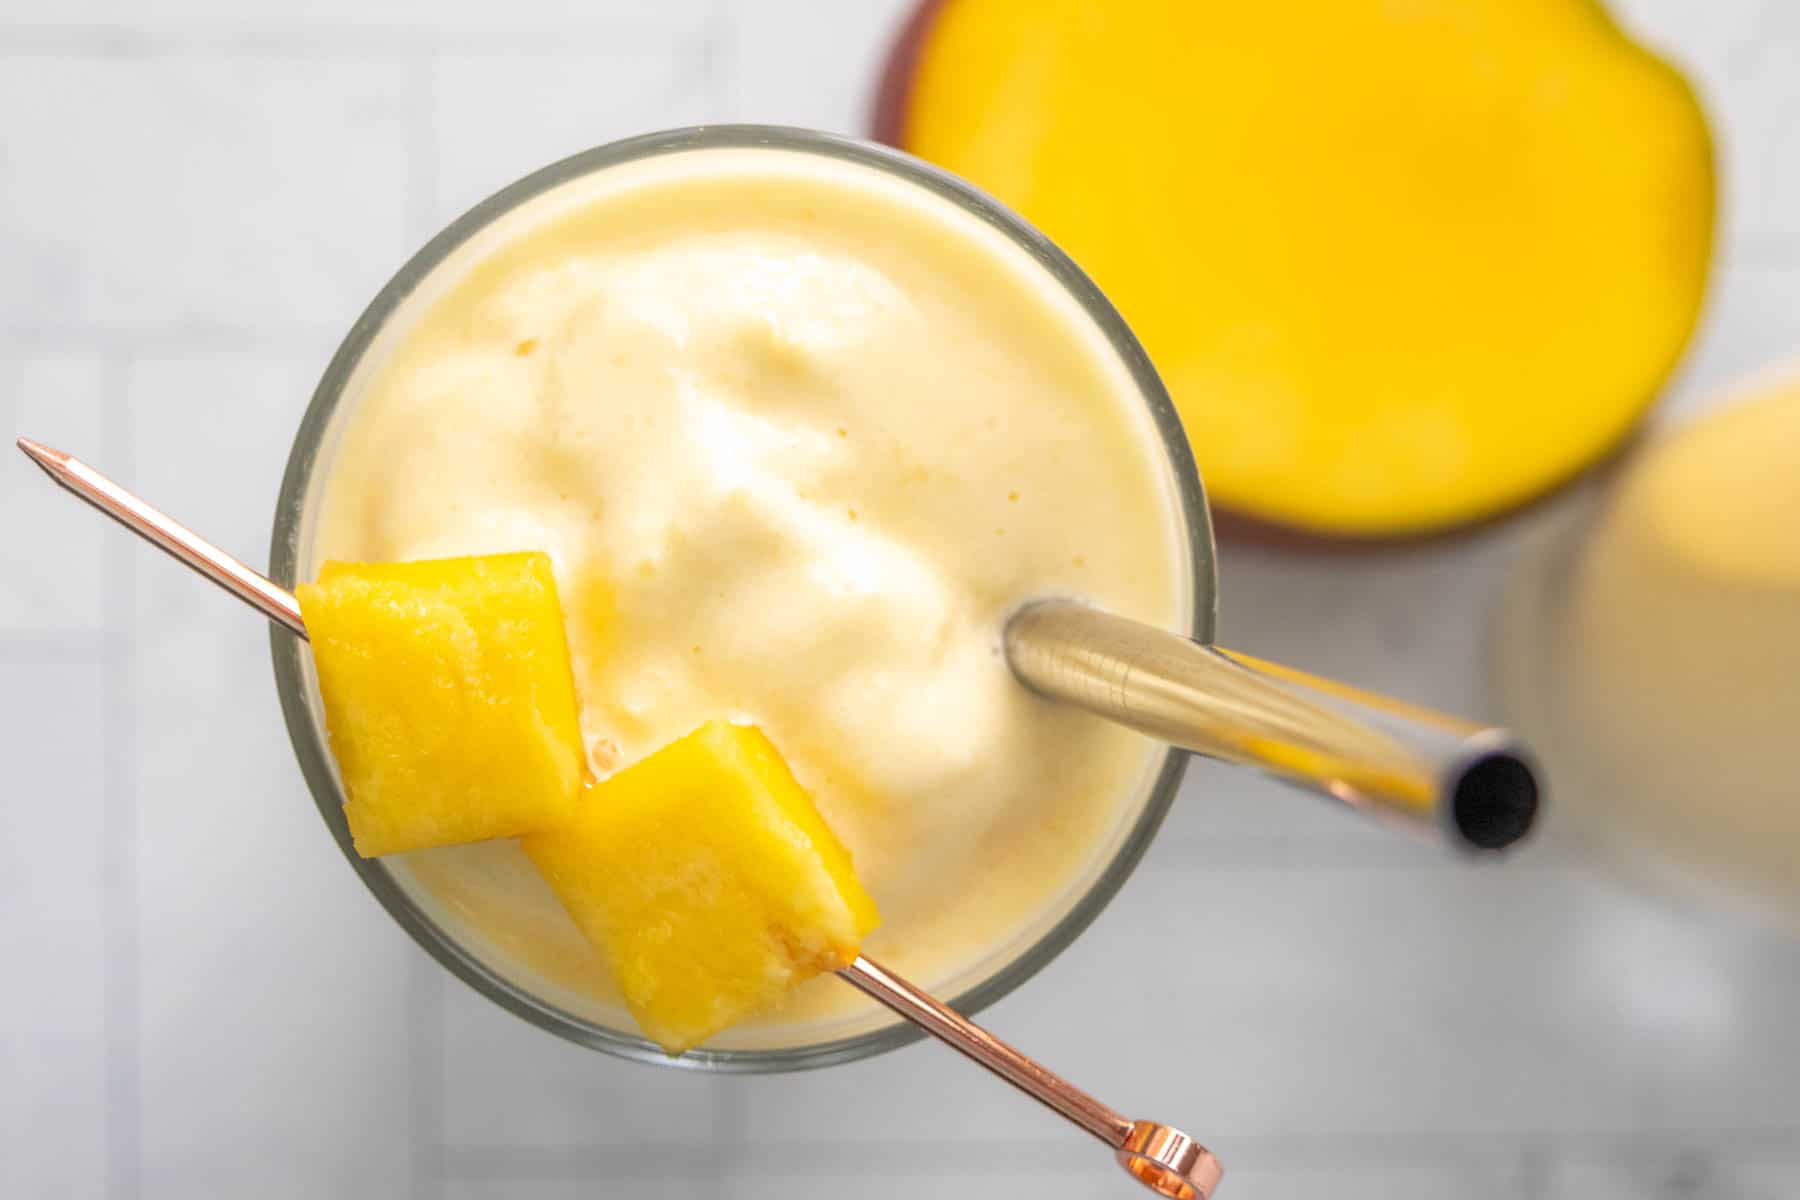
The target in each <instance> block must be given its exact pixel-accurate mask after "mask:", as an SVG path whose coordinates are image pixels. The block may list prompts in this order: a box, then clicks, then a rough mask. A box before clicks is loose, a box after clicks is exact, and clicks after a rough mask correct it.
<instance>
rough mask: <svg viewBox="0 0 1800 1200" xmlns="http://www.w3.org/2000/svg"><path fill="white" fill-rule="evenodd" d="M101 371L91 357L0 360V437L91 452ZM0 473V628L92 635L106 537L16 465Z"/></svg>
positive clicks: (31, 470) (99, 620)
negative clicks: (2, 532)
mask: <svg viewBox="0 0 1800 1200" xmlns="http://www.w3.org/2000/svg"><path fill="white" fill-rule="evenodd" d="M102 377H103V367H102V365H101V363H100V361H99V360H98V359H97V358H93V357H87V358H9V357H0V430H3V431H4V432H5V433H6V435H7V441H8V442H10V441H11V440H12V439H13V438H15V437H18V436H19V435H21V434H23V435H25V436H27V437H32V438H35V439H37V440H38V441H40V442H44V443H46V444H48V445H52V446H56V447H58V448H60V449H64V450H67V451H69V452H70V453H72V454H79V455H84V456H92V455H97V454H99V453H100V451H101V449H102V444H101V416H102V405H103V398H102V395H101V389H102ZM5 450H6V465H5V466H4V467H0V513H5V514H6V525H7V528H6V536H4V537H0V630H5V631H8V632H20V631H30V632H35V631H49V630H55V631H59V632H60V631H80V632H84V633H95V632H98V631H99V630H100V628H101V626H102V624H103V621H104V618H103V614H102V610H101V604H100V587H101V579H100V545H101V537H102V535H103V534H104V533H105V532H106V531H105V530H104V529H103V528H101V526H100V524H99V522H97V521H95V520H94V519H93V517H92V516H90V515H89V514H87V513H85V512H83V511H81V509H80V507H79V506H78V505H75V504H72V503H70V501H69V498H68V497H67V496H64V495H63V494H62V493H60V492H58V491H57V490H56V489H55V488H51V487H46V486H45V482H46V481H45V479H44V477H43V476H42V475H41V474H40V473H39V472H38V470H37V468H36V467H34V466H32V465H31V464H30V463H29V462H27V461H26V460H25V459H24V458H22V457H20V456H18V455H16V454H14V453H12V448H11V447H10V446H7V447H5Z"/></svg>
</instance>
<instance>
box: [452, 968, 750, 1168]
mask: <svg viewBox="0 0 1800 1200" xmlns="http://www.w3.org/2000/svg"><path fill="white" fill-rule="evenodd" d="M443 1022H444V1035H443V1054H444V1079H443V1086H444V1099H443V1114H444V1116H443V1121H444V1129H443V1133H444V1140H445V1144H446V1145H447V1146H448V1147H450V1148H452V1152H451V1157H452V1160H453V1162H455V1163H460V1164H465V1165H469V1166H480V1165H483V1164H495V1163H498V1164H517V1163H520V1162H521V1161H524V1162H533V1161H535V1162H539V1163H557V1164H562V1165H563V1166H564V1167H565V1168H568V1169H576V1168H585V1169H590V1170H591V1169H595V1168H601V1169H605V1168H609V1167H610V1168H612V1169H616V1170H620V1171H625V1170H635V1171H637V1172H639V1173H642V1172H643V1171H644V1170H645V1169H646V1168H650V1169H651V1170H652V1173H654V1168H655V1167H656V1165H657V1160H658V1159H666V1158H668V1157H670V1156H671V1155H672V1154H674V1153H676V1151H674V1150H673V1149H671V1148H673V1147H677V1146H680V1145H681V1144H683V1143H699V1144H702V1145H704V1144H707V1143H711V1142H714V1141H716V1140H717V1138H718V1136H719V1132H720V1131H719V1128H718V1106H719V1090H718V1089H719V1081H717V1080H715V1079H712V1078H709V1077H707V1076H704V1075H698V1074H695V1073H693V1072H688V1071H664V1070H657V1069H654V1068H651V1067H645V1066H639V1065H638V1064H636V1063H627V1062H621V1061H619V1060H618V1059H615V1058H609V1057H607V1056H606V1055H603V1054H598V1053H596V1052H594V1051H592V1050H584V1049H580V1048H578V1047H575V1046H571V1045H570V1044H569V1043H567V1042H565V1041H563V1040H561V1039H560V1038H557V1037H554V1036H553V1035H551V1034H548V1033H544V1032H542V1031H540V1030H538V1029H535V1028H533V1027H531V1026H530V1025H527V1024H525V1023H524V1022H523V1021H520V1020H519V1019H518V1018H516V1017H514V1016H512V1015H511V1014H510V1013H507V1012H505V1011H504V1010H502V1009H500V1008H499V1007H497V1006H496V1005H494V1004H491V1003H489V1002H488V1001H487V1000H486V999H485V998H483V997H482V996H480V995H478V994H477V993H476V992H475V991H474V990H473V989H471V988H468V987H465V986H463V985H462V984H461V983H459V982H455V981H452V982H450V983H449V985H448V986H447V987H446V989H445V994H444V1002H443ZM622 1152H623V1153H622Z"/></svg>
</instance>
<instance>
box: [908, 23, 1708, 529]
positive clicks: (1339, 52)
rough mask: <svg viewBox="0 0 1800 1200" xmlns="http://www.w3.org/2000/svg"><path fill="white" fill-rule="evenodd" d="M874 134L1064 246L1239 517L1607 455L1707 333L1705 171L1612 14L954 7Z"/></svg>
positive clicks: (1396, 517) (1299, 516)
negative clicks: (1150, 368) (1146, 358)
mask: <svg viewBox="0 0 1800 1200" xmlns="http://www.w3.org/2000/svg"><path fill="white" fill-rule="evenodd" d="M891 72H892V73H893V75H894V78H890V79H889V80H888V82H887V86H885V87H884V89H883V94H884V99H886V100H888V101H889V103H887V104H886V105H884V111H883V112H882V113H880V114H878V128H877V131H876V132H877V136H880V137H883V138H885V139H886V140H889V141H893V142H896V143H897V144H899V145H902V146H903V147H905V148H906V149H909V150H912V151H913V152H915V153H917V154H919V155H920V156H922V157H924V158H926V159H929V160H931V161H933V162H936V163H939V164H941V165H943V166H945V167H948V168H949V169H951V170H952V171H955V172H957V173H959V174H962V175H964V176H967V177H968V178H969V179H971V180H972V181H974V182H975V183H976V184H978V185H979V186H981V187H983V188H985V189H987V190H989V191H991V192H992V193H994V194H995V195H996V196H997V197H998V198H999V199H1000V200H1001V201H1003V202H1004V203H1006V204H1008V205H1010V206H1012V207H1014V208H1016V209H1018V210H1019V211H1020V212H1021V213H1022V214H1023V215H1024V216H1025V217H1026V218H1027V219H1029V220H1031V221H1032V222H1034V223H1035V224H1037V225H1038V226H1039V227H1041V228H1042V229H1043V230H1044V231H1045V232H1046V233H1047V234H1048V235H1049V236H1050V237H1051V238H1052V239H1053V240H1055V241H1056V242H1057V243H1059V244H1060V245H1061V246H1062V247H1063V248H1064V249H1065V250H1067V251H1068V252H1069V253H1070V254H1071V255H1072V256H1073V257H1074V259H1075V260H1076V261H1077V262H1078V263H1079V264H1080V265H1081V266H1082V267H1083V268H1084V269H1085V270H1087V271H1088V272H1089V273H1090V274H1091V275H1092V276H1093V277H1094V279H1095V281H1096V282H1097V283H1098V284H1099V286H1100V287H1101V289H1102V290H1103V291H1105V292H1106V293H1107V295H1108V296H1109V297H1110V298H1111V299H1112V300H1113V301H1114V302H1115V303H1116V304H1117V305H1118V306H1119V308H1120V310H1121V311H1122V312H1123V314H1124V316H1125V318H1126V320H1127V321H1128V322H1129V323H1130V324H1131V326H1132V327H1133V329H1134V330H1135V331H1136V332H1137V334H1138V335H1139V337H1140V338H1141V339H1142V340H1143V341H1144V343H1145V345H1146V348H1147V349H1148V350H1149V352H1150V356H1151V358H1152V360H1153V361H1154V362H1155V364H1156V366H1157V368H1158V370H1159V371H1160V372H1161V374H1162V376H1163V379H1164V380H1165V382H1166V383H1167V384H1168V387H1169V390H1170V392H1171V393H1172V395H1173V396H1174V399H1175V402H1176V405H1177V407H1178V408H1179V409H1180V411H1181V415H1182V420H1183V423H1184V424H1185V426H1186V428H1187V432H1188V436H1189V438H1190V440H1191V441H1192V443H1193V447H1194V452H1195V455H1196V458H1197V459H1198V462H1199V466H1200V473H1201V477H1202V478H1203V479H1204V480H1205V482H1206V485H1207V489H1208V491H1209V493H1210V494H1211V496H1212V498H1213V500H1214V501H1215V503H1218V504H1220V505H1222V506H1224V507H1226V508H1228V509H1232V510H1236V511H1237V512H1239V513H1241V514H1244V515H1248V516H1251V517H1254V518H1258V519H1260V520H1263V521H1266V522H1273V523H1277V524H1282V525H1286V526H1289V527H1293V528H1299V529H1302V530H1306V531H1309V532H1314V533H1321V534H1326V535H1347V536H1357V537H1368V536H1394V535H1411V534H1420V533H1426V532H1431V531H1435V530H1439V529H1443V528H1447V527H1451V526H1455V525H1459V524H1463V523H1467V522H1471V521H1475V520H1479V519H1481V518H1485V517H1488V516H1492V515H1494V514H1497V513H1499V512H1502V511H1504V510H1506V509H1508V508H1511V507H1513V506H1516V505H1518V504H1520V503H1522V502H1524V501H1526V500H1529V499H1531V498H1533V497H1534V496H1536V495H1538V494H1540V493H1542V492H1544V491H1545V490H1547V489H1549V488H1550V487H1552V486H1553V485H1555V484H1557V483H1559V482H1561V481H1563V480H1564V479H1566V478H1568V477H1570V476H1572V475H1573V474H1575V473H1577V472H1578V471H1580V470H1581V469H1582V468H1583V467H1584V466H1587V465H1589V464H1591V463H1593V462H1594V461H1595V460H1597V459H1599V458H1600V457H1602V456H1603V455H1604V454H1605V453H1606V452H1607V451H1608V450H1609V449H1610V448H1611V447H1613V446H1615V445H1616V444H1618V443H1619V442H1620V440H1621V439H1622V438H1624V437H1625V436H1626V434H1627V433H1628V432H1629V431H1630V430H1631V429H1632V427H1633V426H1634V425H1635V424H1636V423H1637V421H1638V420H1639V418H1640V417H1641V415H1642V414H1643V412H1644V411H1645V409H1646V408H1647V407H1648V405H1649V404H1650V402H1651V401H1652V400H1653V398H1654V396H1655V393H1656V391H1657V388H1658V386H1659V385H1660V384H1661V383H1662V381H1663V380H1664V378H1665V376H1666V375H1667V374H1668V372H1669V370H1670V369H1671V368H1672V367H1673V365H1674V364H1675V362H1676V360H1677V358H1678V356H1679V354H1680V352H1681V349H1682V347H1683V346H1684V344H1685V342H1686V340H1687V338H1688V335H1689V333H1690V331H1691V330H1692V328H1693V325H1694V322H1695V319H1696V316H1697V314H1698V311H1699V305H1700V301H1701V297H1702V292H1703V290H1704V285H1705V278H1706V273H1707V263H1708V258H1709V254H1710V247H1711V238H1712V224H1713V204H1714V184H1713V153H1712V144H1711V139H1710V135H1709V133H1708V129H1707V124H1706V121H1705V118H1704V116H1703V114H1702V112H1701V110H1700V108H1699V106H1698V104H1697V103H1696V101H1695V99H1694V96H1693V94H1692V92H1691V91H1690V89H1689V88H1688V86H1687V84H1686V83H1685V81H1684V80H1683V79H1682V78H1681V76H1680V75H1679V74H1677V73H1676V72H1675V71H1674V70H1673V69H1671V68H1670V67H1669V66H1668V65H1666V64H1665V63H1663V62H1662V61H1660V60H1659V59H1657V58H1656V57H1654V56H1653V55H1652V54H1650V53H1648V52H1647V51H1645V50H1643V49H1642V48H1640V47H1638V46H1637V45H1635V44H1634V43H1632V42H1631V41H1630V40H1629V39H1628V38H1627V37H1626V36H1625V35H1624V34H1623V33H1621V32H1620V31H1619V29H1618V28H1617V27H1616V26H1614V25H1613V23H1612V22H1611V20H1610V19H1609V18H1608V16H1607V15H1606V13H1605V11H1604V10H1603V9H1602V8H1601V7H1600V6H1599V5H1598V4H1596V3H1593V2H1592V0H1410V2H1409V3H1405V4H1395V3H1391V2H1389V0H1282V2H1280V3H1268V4H1226V3H1222V2H1219V0H1205V2H1195V0H1120V2H1118V3H1109V4H1093V3H1090V2H1089V0H941V2H940V3H935V4H932V5H929V6H928V7H927V8H926V9H925V10H924V11H922V12H921V13H920V14H919V16H918V17H917V18H916V19H915V23H914V26H913V28H912V29H911V31H910V32H909V34H908V36H907V38H905V39H903V41H902V44H901V46H900V47H898V48H897V50H896V54H895V59H894V63H893V65H892V67H891Z"/></svg>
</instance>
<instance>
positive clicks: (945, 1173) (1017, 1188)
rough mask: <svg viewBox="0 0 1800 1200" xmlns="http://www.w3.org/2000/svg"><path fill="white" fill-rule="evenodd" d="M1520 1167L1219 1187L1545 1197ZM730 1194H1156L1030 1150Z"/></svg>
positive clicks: (1371, 1197) (1246, 1179)
mask: <svg viewBox="0 0 1800 1200" xmlns="http://www.w3.org/2000/svg"><path fill="white" fill-rule="evenodd" d="M1520 1178H1521V1172H1520V1170H1519V1169H1518V1168H1517V1167H1516V1166H1514V1165H1511V1164H1505V1163H1487V1162H1480V1163H1472V1164H1469V1165H1430V1166H1414V1165H1407V1166H1398V1167H1372V1166H1368V1165H1366V1164H1354V1163H1353V1164H1350V1165H1347V1166H1341V1167H1322V1166H1321V1167H1287V1168H1267V1167H1246V1168H1243V1169H1241V1170H1231V1171H1229V1172H1228V1173H1227V1176H1226V1181H1225V1183H1224V1184H1222V1185H1221V1186H1220V1188H1219V1191H1218V1195H1219V1196H1220V1197H1221V1198H1223V1197H1227V1196H1229V1197H1230V1198H1231V1200H1522V1198H1523V1200H1541V1198H1540V1197H1538V1196H1537V1195H1536V1194H1534V1193H1533V1192H1531V1191H1523V1190H1520V1186H1519V1184H1520ZM727 1195H728V1197H729V1200H831V1198H833V1197H843V1196H850V1195H854V1196H858V1197H865V1198H867V1200H913V1198H915V1197H920V1196H932V1195H937V1196H951V1197H961V1196H989V1195H991V1196H1021V1197H1024V1196H1029V1197H1032V1198H1033V1200H1141V1198H1142V1197H1145V1196H1148V1195H1150V1193H1149V1192H1146V1191H1144V1190H1143V1189H1142V1188H1141V1187H1139V1186H1138V1185H1137V1184H1135V1183H1133V1182H1132V1181H1131V1180H1130V1179H1129V1178H1127V1177H1126V1175H1125V1173H1124V1172H1123V1171H1121V1170H1119V1169H1118V1168H1117V1167H1115V1166H1112V1165H1111V1164H1110V1163H1108V1161H1107V1158H1106V1154H1105V1152H1104V1151H1103V1150H1101V1151H1097V1152H1093V1153H1091V1155H1090V1158H1089V1161H1088V1164H1087V1165H1085V1166H1079V1167H1066V1168H1063V1169H1060V1170H1052V1171H1045V1170H1042V1169H1041V1168H1034V1165H1033V1163H1032V1159H1031V1156H1030V1155H1029V1154H1026V1153H1015V1154H1013V1155H1010V1156H1008V1155H1004V1154H1001V1155H996V1156H995V1157H994V1158H993V1159H992V1160H990V1161H988V1162H985V1163H982V1164H979V1165H978V1166H975V1167H971V1166H970V1165H968V1164H961V1163H959V1164H956V1165H954V1166H951V1165H946V1167H945V1168H944V1169H942V1170H935V1171H934V1170H930V1169H929V1168H922V1169H916V1170H912V1171H903V1172H894V1173H889V1172H882V1173H880V1174H876V1175H873V1176H871V1175H870V1174H868V1173H860V1172H834V1173H830V1174H791V1175H772V1176H763V1177H755V1178H744V1179H737V1180H733V1181H732V1184H731V1190H730V1191H729V1192H728V1193H727Z"/></svg>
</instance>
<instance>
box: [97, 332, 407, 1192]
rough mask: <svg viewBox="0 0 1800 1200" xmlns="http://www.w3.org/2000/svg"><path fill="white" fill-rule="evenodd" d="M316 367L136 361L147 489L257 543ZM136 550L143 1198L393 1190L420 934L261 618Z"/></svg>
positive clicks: (134, 394) (252, 552) (212, 528)
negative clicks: (332, 781) (372, 849)
mask: <svg viewBox="0 0 1800 1200" xmlns="http://www.w3.org/2000/svg"><path fill="white" fill-rule="evenodd" d="M306 375H307V372H306V371H305V370H304V369H302V368H300V367H297V366H294V365H292V364H270V363H261V362H254V361H239V362H151V363H144V364H140V365H137V366H135V367H134V368H133V369H132V371H131V372H130V375H129V377H128V381H127V394H128V399H129V401H130V403H131V405H132V408H133V411H134V413H135V414H136V415H137V417H138V422H137V424H138V428H137V431H136V432H137V446H138V460H137V463H136V468H137V471H136V474H137V483H138V486H139V488H141V490H142V491H143V492H144V493H145V494H146V495H149V496H154V497H156V498H157V500H158V502H160V503H162V504H166V505H167V506H168V507H169V508H170V509H171V510H173V511H175V512H178V513H190V514H195V519H196V520H201V518H204V519H203V521H201V523H202V524H204V526H205V527H206V530H207V533H208V534H209V535H210V536H212V537H213V538H214V539H215V540H217V541H219V542H221V543H222V544H224V545H226V546H228V547H236V548H239V549H242V550H243V551H245V553H246V555H247V556H248V557H251V558H252V559H253V560H254V559H256V558H260V557H261V555H260V554H259V553H258V551H257V547H258V546H259V545H260V544H261V543H263V542H264V541H265V540H266V531H265V526H266V523H267V515H266V514H267V513H268V511H269V510H270V508H271V507H272V497H273V495H274V490H275V485H276V481H277V479H278V476H279V472H280V469H281V466H282V463H283V459H284V457H285V448H286V443H287V441H288V439H289V438H290V437H291V431H292V426H293V418H294V415H295V411H296V404H297V403H298V399H299V398H300V397H303V396H304V388H303V386H302V384H303V381H304V380H305V378H306ZM150 414H155V418H156V419H155V420H150V419H148V418H149V416H150ZM139 553H140V555H141V558H140V561H139V562H137V564H136V568H137V569H136V592H137V608H136V616H137V622H138V652H137V655H136V658H135V662H134V671H135V694H136V717H137V750H138V774H137V779H136V789H137V805H136V807H137V822H138V847H139V851H138V853H139V859H138V864H137V874H138V917H137V920H138V927H139V930H138V945H139V954H140V963H139V970H140V988H141V993H142V1011H141V1028H140V1030H139V1034H138V1036H139V1039H140V1040H139V1046H140V1050H139V1058H140V1064H139V1070H140V1072H141V1088H142V1108H141V1121H142V1150H141V1154H142V1168H143V1180H144V1187H145V1194H146V1195H149V1196H171V1197H174V1196H187V1195H194V1194H196V1193H197V1192H198V1191H205V1190H212V1191H215V1192H216V1193H217V1194H242V1195H248V1194H275V1193H279V1194H286V1195H293V1196H303V1195H323V1194H359V1193H360V1194H375V1193H377V1192H382V1193H386V1192H391V1191H392V1190H393V1189H395V1188H397V1187H399V1186H402V1185H403V1184H404V1183H405V1182H406V1181H407V1180H408V1179H410V1177H411V1167H412V1159H413V1149H412V1138H411V1129H410V1126H409V1113H410V1111H411V1093H410V1086H411V1074H410V1064H409V1061H408V1057H407V1048H408V1032H407V1031H408V1012H407V1009H406V997H407V971H408V964H409V962H410V960H411V958H412V956H413V955H414V954H416V953H417V951H415V950H413V949H412V948H411V945H410V943H409V942H407V940H406V938H405V937H404V935H403V934H402V933H401V932H400V930H399V929H398V928H397V927H396V926H394V925H393V924H392V923H391V922H389V921H388V920H387V919H386V918H385V916H384V915H383V914H382V912H381V910H380V909H379V908H378V907H377V905H376V904H375V902H374V900H373V899H372V898H371V897H370V896H369V895H368V894H367V893H366V892H365V891H364V890H363V889H362V888H361V887H360V886H359V885H358V884H357V883H356V882H355V879H354V877H353V876H352V874H351V872H350V869H349V867H348V866H347V865H346V864H345V863H344V862H343V861H342V860H341V856H340V855H339V853H338V850H337V847H336V845H335V844H334V843H333V842H332V840H331V838H330V837H329V835H328V834H327V833H326V830H325V828H324V825H323V824H322V822H321V821H320V820H319V816H318V813H317V811H316V810H315V809H314V807H313V804H312V801H311V799H310V798H309V797H308V795H307V793H306V789H305V787H304V786H303V785H302V783H301V782H300V779H299V777H298V774H297V772H295V771H294V769H293V767H292V757H291V754H290V751H289V750H288V746H287V741H286V735H285V733H284V731H283V728H282V725H281V719H280V715H279V712H278V709H277V706H276V703H275V699H274V696H273V694H272V690H271V687H270V667H269V656H268V648H267V636H268V635H267V632H266V627H265V624H264V622H263V621H261V620H259V619H258V618H256V617H255V616H254V615H252V614H250V613H249V612H247V611H246V610H244V609H243V608H242V606H240V605H238V604H237V603H236V602H234V601H231V600H229V599H227V598H225V597H224V596H223V595H222V594H214V593H213V592H212V591H211V589H208V588H205V587H204V586H203V585H200V584H198V583H197V582H196V581H195V580H194V579H193V578H192V577H191V575H189V574H188V573H186V572H185V571H183V570H181V569H180V568H178V567H176V566H174V565H173V564H172V563H167V562H164V561H162V560H161V559H160V556H155V555H153V554H152V552H150V551H149V550H142V551H140V552H139Z"/></svg>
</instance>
